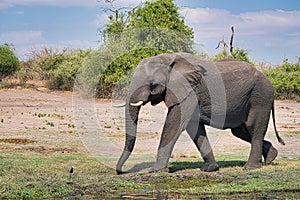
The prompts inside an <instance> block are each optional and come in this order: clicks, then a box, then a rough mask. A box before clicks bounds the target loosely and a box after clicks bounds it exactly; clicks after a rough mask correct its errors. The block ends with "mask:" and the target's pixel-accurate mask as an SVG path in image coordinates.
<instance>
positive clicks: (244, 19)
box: [182, 8, 300, 38]
mask: <svg viewBox="0 0 300 200" xmlns="http://www.w3.org/2000/svg"><path fill="white" fill-rule="evenodd" d="M182 15H183V16H185V21H186V23H187V24H188V25H189V26H191V27H193V28H194V31H195V32H199V33H201V35H202V36H201V37H205V38H212V37H216V36H219V37H220V36H222V34H223V33H222V30H223V31H224V30H229V29H230V27H231V26H232V25H233V26H235V27H236V28H237V29H239V31H240V32H239V34H241V35H257V34H265V35H267V34H274V31H275V32H288V31H289V30H290V29H294V28H295V27H298V28H300V23H299V21H300V11H283V10H276V11H261V12H247V13H241V14H237V15H235V14H232V13H230V12H229V11H227V10H222V9H211V8H195V9H193V8H185V9H183V10H182ZM196 34H197V33H196ZM289 34H292V33H289Z"/></svg>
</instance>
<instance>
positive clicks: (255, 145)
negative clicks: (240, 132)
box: [244, 107, 270, 170]
mask: <svg viewBox="0 0 300 200" xmlns="http://www.w3.org/2000/svg"><path fill="white" fill-rule="evenodd" d="M269 118H270V110H269V109H265V108H263V107H258V108H251V109H250V112H249V116H248V120H247V122H246V123H245V124H246V128H247V130H248V132H249V134H250V136H251V151H250V156H249V159H248V161H247V163H246V165H245V167H244V169H246V170H247V169H255V168H260V167H261V156H262V153H263V150H262V149H263V148H262V147H263V140H264V137H265V134H266V132H267V128H268V123H269Z"/></svg>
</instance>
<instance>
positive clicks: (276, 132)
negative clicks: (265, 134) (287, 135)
mask: <svg viewBox="0 0 300 200" xmlns="http://www.w3.org/2000/svg"><path fill="white" fill-rule="evenodd" d="M272 118H273V124H274V130H275V134H276V137H277V140H278V142H279V143H280V144H282V145H285V142H284V141H283V139H282V138H281V137H280V136H279V133H278V131H277V128H276V124H275V109H274V102H273V105H272Z"/></svg>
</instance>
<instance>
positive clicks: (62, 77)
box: [47, 49, 91, 90]
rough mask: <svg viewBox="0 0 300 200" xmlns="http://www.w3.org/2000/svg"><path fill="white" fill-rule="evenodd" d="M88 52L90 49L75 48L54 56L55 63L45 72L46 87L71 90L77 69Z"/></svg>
mask: <svg viewBox="0 0 300 200" xmlns="http://www.w3.org/2000/svg"><path fill="white" fill-rule="evenodd" d="M90 52H91V50H86V51H84V50H80V49H77V50H71V51H70V52H68V53H67V54H66V55H63V56H61V55H59V56H58V57H56V58H55V60H56V63H55V65H54V66H53V67H52V68H51V69H50V70H48V72H47V75H48V77H49V78H48V81H47V87H48V88H49V89H54V90H72V89H73V85H74V81H75V78H76V74H77V71H78V69H79V68H80V67H81V65H82V63H83V61H84V58H85V57H86V56H87V55H88V54H89V53H90ZM58 60H59V61H58Z"/></svg>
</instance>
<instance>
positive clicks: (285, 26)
mask: <svg viewBox="0 0 300 200" xmlns="http://www.w3.org/2000/svg"><path fill="white" fill-rule="evenodd" d="M140 2H141V0H127V1H124V0H117V1H116V6H117V7H121V6H135V5H137V4H138V3H140ZM176 4H177V5H178V6H180V7H182V8H181V11H180V12H181V14H182V15H183V16H184V17H185V22H186V24H187V25H188V26H190V27H192V28H193V30H194V33H195V41H196V43H197V44H199V46H200V44H201V48H202V50H203V51H205V52H206V53H208V54H209V55H214V54H216V53H218V51H219V50H216V49H215V47H216V46H217V44H218V42H219V40H221V39H222V38H223V37H224V39H225V40H226V41H228V40H229V37H230V34H231V31H230V27H231V26H232V25H233V26H234V27H235V41H234V46H235V47H239V48H243V49H246V50H247V51H248V52H249V56H250V58H251V59H252V60H253V61H255V62H267V63H271V64H280V63H281V62H282V61H283V59H284V58H288V59H289V60H290V61H292V62H294V61H296V60H297V58H298V57H299V56H300V55H299V54H300V53H299V52H300V1H299V0H288V1H282V0H263V1H262V0H252V1H237V0H197V1H192V0H176ZM105 5H106V4H105V3H104V0H102V1H97V0H0V43H4V42H8V43H13V44H14V45H15V48H16V52H17V54H18V55H19V57H20V58H21V59H26V52H27V51H28V49H30V48H31V47H37V48H38V47H41V46H48V47H53V48H63V47H70V48H97V47H98V45H99V43H98V40H99V38H100V37H99V35H97V29H98V28H99V27H102V26H103V25H104V24H105V23H106V22H107V14H106V13H104V12H103V7H104V6H105Z"/></svg>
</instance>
